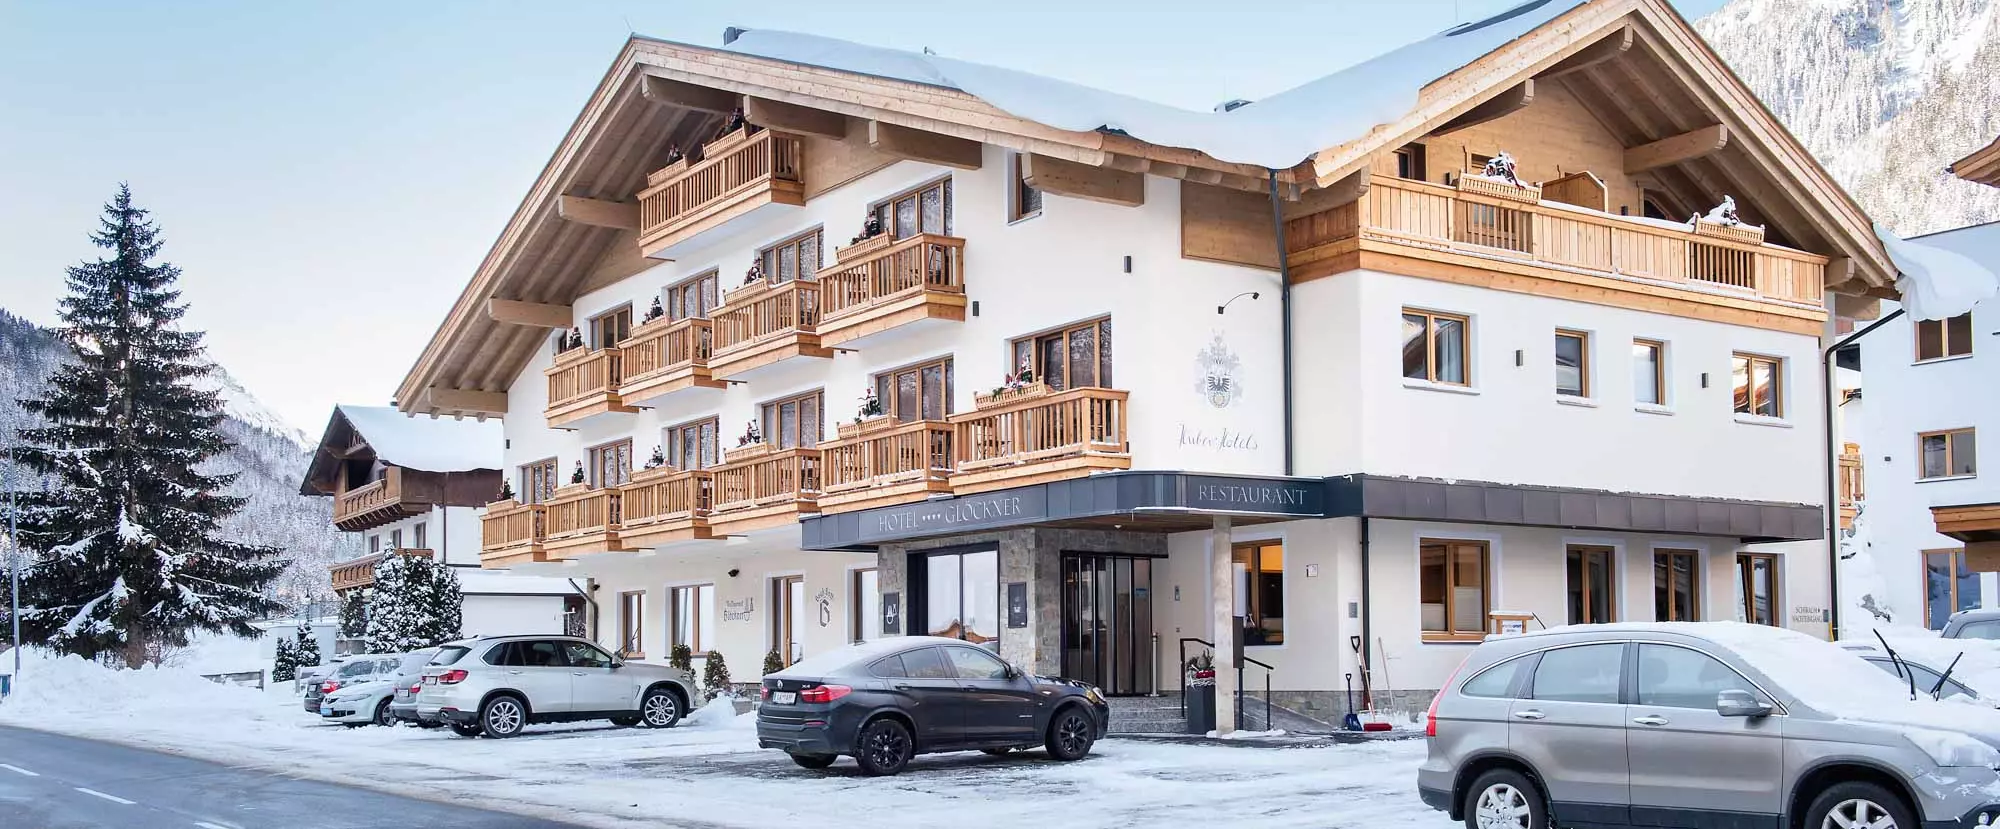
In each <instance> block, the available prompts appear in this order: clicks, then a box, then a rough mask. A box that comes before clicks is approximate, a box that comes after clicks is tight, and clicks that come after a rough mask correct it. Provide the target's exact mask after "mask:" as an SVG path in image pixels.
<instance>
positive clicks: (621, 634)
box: [613, 590, 646, 659]
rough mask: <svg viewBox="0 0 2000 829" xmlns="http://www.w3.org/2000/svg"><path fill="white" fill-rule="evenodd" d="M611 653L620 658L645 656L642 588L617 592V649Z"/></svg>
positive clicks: (643, 596)
mask: <svg viewBox="0 0 2000 829" xmlns="http://www.w3.org/2000/svg"><path fill="white" fill-rule="evenodd" d="M628 646H629V647H628ZM613 655H614V656H617V657H618V658H620V659H645V658H646V591H644V590H626V591H622V592H620V593H619V594H618V650H617V651H616V652H615V653H614V654H613Z"/></svg>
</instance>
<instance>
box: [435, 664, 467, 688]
mask: <svg viewBox="0 0 2000 829" xmlns="http://www.w3.org/2000/svg"><path fill="white" fill-rule="evenodd" d="M467 676H470V674H467V673H466V672H465V669H463V668H453V669H451V670H449V671H445V672H444V673H441V674H438V678H437V679H438V684H439V685H457V684H459V683H461V682H464V681H465V678H466V677H467Z"/></svg>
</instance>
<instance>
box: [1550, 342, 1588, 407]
mask: <svg viewBox="0 0 2000 829" xmlns="http://www.w3.org/2000/svg"><path fill="white" fill-rule="evenodd" d="M1556 394H1560V395H1564V396H1566V397H1589V396H1590V335H1589V334H1586V333H1584V332H1582V331H1563V330H1557V331H1556Z"/></svg>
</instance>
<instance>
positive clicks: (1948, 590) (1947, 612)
mask: <svg viewBox="0 0 2000 829" xmlns="http://www.w3.org/2000/svg"><path fill="white" fill-rule="evenodd" d="M1978 606H1979V574H1978V573H1975V572H1972V570H1971V569H1970V568H1968V567H1966V566H1965V551H1964V550H1925V551H1924V622H1925V624H1928V625H1930V627H1931V629H1932V630H1942V629H1943V628H1944V623H1945V621H1946V620H1948V619H1950V618H1951V614H1953V613H1957V612H1959V611H1961V610H1970V609H1972V608H1975V607H1978Z"/></svg>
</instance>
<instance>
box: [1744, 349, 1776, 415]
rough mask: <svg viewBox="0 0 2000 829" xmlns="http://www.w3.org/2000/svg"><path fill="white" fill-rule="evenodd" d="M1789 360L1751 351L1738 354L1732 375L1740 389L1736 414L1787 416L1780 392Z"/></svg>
mask: <svg viewBox="0 0 2000 829" xmlns="http://www.w3.org/2000/svg"><path fill="white" fill-rule="evenodd" d="M1784 364H1785V361H1784V360H1781V359H1778V358H1776V357H1758V356H1755V355H1751V354H1738V355H1735V358H1734V361H1733V365H1732V367H1731V377H1732V378H1733V382H1734V384H1735V389H1736V413H1737V414H1748V415H1757V416H1759V417H1784V416H1785V414H1784V411H1785V410H1784V405H1783V401H1782V398H1781V397H1780V395H1779V391H1780V388H1779V384H1780V383H1781V382H1783V380H1782V378H1783V376H1784V371H1783V369H1784Z"/></svg>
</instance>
